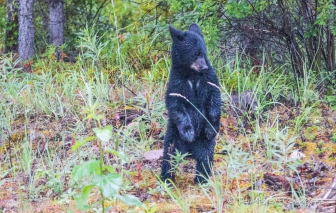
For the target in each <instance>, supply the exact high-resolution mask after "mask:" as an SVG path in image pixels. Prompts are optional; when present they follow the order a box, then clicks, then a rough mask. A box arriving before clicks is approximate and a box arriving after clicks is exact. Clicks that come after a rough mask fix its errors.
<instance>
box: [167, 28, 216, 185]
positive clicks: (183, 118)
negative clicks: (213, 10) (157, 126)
mask: <svg viewBox="0 0 336 213" xmlns="http://www.w3.org/2000/svg"><path fill="white" fill-rule="evenodd" d="M169 31H170V34H171V37H172V40H173V43H172V52H171V54H172V68H171V71H170V76H169V83H168V86H167V91H166V106H167V108H168V117H169V120H168V127H167V132H166V135H165V141H164V156H163V162H162V173H161V178H162V179H163V180H166V179H168V178H170V179H171V180H173V181H174V174H173V173H172V172H171V165H170V162H169V161H170V160H171V156H170V155H174V154H175V151H176V150H178V151H179V152H181V153H189V154H191V157H192V158H194V159H196V161H197V165H196V170H197V173H196V177H195V180H194V181H195V183H202V182H204V181H206V179H204V178H203V177H202V176H199V175H198V174H201V175H203V176H205V177H207V175H209V174H210V167H211V166H212V162H213V154H214V147H215V143H216V142H215V137H216V132H218V129H219V119H220V112H221V97H220V91H219V89H218V88H216V87H215V86H213V85H210V84H209V83H208V82H210V83H212V84H215V85H217V86H218V85H219V83H218V79H217V76H216V73H215V71H214V69H213V68H212V67H211V64H210V62H209V60H208V58H207V49H206V46H205V43H204V39H203V35H202V32H201V29H200V28H199V27H198V25H197V24H192V25H190V27H189V30H188V31H185V32H183V31H180V30H177V29H175V28H173V27H172V26H169ZM176 94H177V96H176ZM179 95H182V96H184V97H185V98H187V99H188V100H189V101H190V102H191V103H192V104H193V105H194V106H195V107H196V108H197V109H198V110H199V111H200V112H201V113H202V114H203V115H204V116H205V117H206V118H207V120H208V121H209V122H210V123H211V125H212V126H213V128H214V129H215V130H216V131H214V130H213V128H212V127H211V126H210V125H209V124H208V122H207V121H206V120H205V119H204V117H203V116H202V115H201V114H200V112H198V111H197V110H196V109H195V107H194V106H192V104H190V103H189V102H188V101H187V100H185V99H184V98H183V97H180V96H179Z"/></svg>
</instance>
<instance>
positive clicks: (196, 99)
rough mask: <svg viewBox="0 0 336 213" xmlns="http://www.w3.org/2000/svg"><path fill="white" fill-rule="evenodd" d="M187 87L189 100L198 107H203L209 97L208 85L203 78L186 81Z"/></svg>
mask: <svg viewBox="0 0 336 213" xmlns="http://www.w3.org/2000/svg"><path fill="white" fill-rule="evenodd" d="M186 85H187V88H188V89H187V93H186V96H187V98H188V99H189V100H190V101H191V102H192V103H194V104H195V105H197V106H198V107H201V106H203V105H204V104H205V102H206V100H207V97H208V95H209V94H208V93H209V92H208V85H207V84H206V82H205V81H204V79H201V78H189V79H187V81H186Z"/></svg>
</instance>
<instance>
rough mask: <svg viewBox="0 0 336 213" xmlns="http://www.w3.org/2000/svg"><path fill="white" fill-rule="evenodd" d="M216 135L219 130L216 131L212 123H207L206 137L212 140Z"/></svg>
mask: <svg viewBox="0 0 336 213" xmlns="http://www.w3.org/2000/svg"><path fill="white" fill-rule="evenodd" d="M216 135H217V132H215V130H214V129H213V128H212V127H211V126H210V125H207V126H206V127H205V137H206V139H208V140H212V139H213V138H215V137H216Z"/></svg>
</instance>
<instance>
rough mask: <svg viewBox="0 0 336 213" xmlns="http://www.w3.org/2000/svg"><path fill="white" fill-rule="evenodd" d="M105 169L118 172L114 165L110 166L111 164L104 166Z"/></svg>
mask: <svg viewBox="0 0 336 213" xmlns="http://www.w3.org/2000/svg"><path fill="white" fill-rule="evenodd" d="M104 170H107V171H109V172H110V173H115V172H116V170H115V168H114V167H113V166H110V165H105V166H103V171H104Z"/></svg>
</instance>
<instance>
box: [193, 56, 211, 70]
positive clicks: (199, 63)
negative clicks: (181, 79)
mask: <svg viewBox="0 0 336 213" xmlns="http://www.w3.org/2000/svg"><path fill="white" fill-rule="evenodd" d="M190 67H191V68H192V69H194V70H196V71H197V72H201V71H203V70H207V69H209V67H208V65H207V64H206V62H205V60H204V58H198V59H197V60H196V61H195V62H194V63H192V64H191V66H190Z"/></svg>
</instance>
